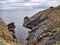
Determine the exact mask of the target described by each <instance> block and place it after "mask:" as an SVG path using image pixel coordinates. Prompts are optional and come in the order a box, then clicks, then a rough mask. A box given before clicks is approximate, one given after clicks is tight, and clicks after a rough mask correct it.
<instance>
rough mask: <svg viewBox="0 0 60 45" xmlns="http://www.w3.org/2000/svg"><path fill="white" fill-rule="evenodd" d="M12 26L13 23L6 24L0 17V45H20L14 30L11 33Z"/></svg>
mask: <svg viewBox="0 0 60 45" xmlns="http://www.w3.org/2000/svg"><path fill="white" fill-rule="evenodd" d="M14 28H15V27H14V23H10V24H8V25H6V23H5V22H4V20H3V19H2V18H1V17H0V45H21V44H20V43H19V42H18V40H17V38H16V36H15V32H14V33H13V30H14Z"/></svg>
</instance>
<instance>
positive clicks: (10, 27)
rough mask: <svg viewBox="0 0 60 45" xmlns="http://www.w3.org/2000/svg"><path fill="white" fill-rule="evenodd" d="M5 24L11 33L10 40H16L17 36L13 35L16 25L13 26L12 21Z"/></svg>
mask: <svg viewBox="0 0 60 45" xmlns="http://www.w3.org/2000/svg"><path fill="white" fill-rule="evenodd" d="M7 26H8V30H9V32H10V34H11V35H12V41H13V42H18V40H17V37H16V35H15V27H16V26H15V24H14V22H12V23H10V24H8V25H7Z"/></svg>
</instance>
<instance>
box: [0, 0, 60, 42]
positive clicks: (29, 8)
mask: <svg viewBox="0 0 60 45" xmlns="http://www.w3.org/2000/svg"><path fill="white" fill-rule="evenodd" d="M58 5H60V0H0V17H2V18H3V19H4V21H5V22H6V23H7V24H8V23H10V22H15V25H16V35H17V37H18V39H19V40H20V42H23V41H24V38H23V37H24V35H25V36H26V35H27V33H28V29H26V28H24V27H23V26H22V25H23V19H24V17H25V16H28V17H31V16H32V15H34V14H36V13H37V12H39V11H41V10H44V9H47V8H49V7H51V6H53V7H56V6H58ZM21 40H22V41H21ZM23 43H24V42H23Z"/></svg>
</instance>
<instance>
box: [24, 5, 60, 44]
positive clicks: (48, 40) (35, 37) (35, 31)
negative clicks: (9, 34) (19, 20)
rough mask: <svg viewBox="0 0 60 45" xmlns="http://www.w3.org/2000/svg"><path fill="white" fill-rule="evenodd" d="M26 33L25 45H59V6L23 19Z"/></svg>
mask: <svg viewBox="0 0 60 45" xmlns="http://www.w3.org/2000/svg"><path fill="white" fill-rule="evenodd" d="M23 26H24V27H26V28H28V29H31V31H29V32H28V37H27V39H26V40H27V43H26V45H60V6H57V7H50V8H49V9H46V10H43V11H40V12H38V13H37V14H35V15H33V16H32V17H30V18H29V17H27V16H26V17H25V18H24V24H23Z"/></svg>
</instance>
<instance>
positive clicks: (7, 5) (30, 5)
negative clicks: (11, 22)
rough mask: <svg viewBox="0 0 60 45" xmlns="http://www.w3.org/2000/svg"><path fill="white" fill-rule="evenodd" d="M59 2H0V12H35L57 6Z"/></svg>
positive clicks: (31, 0)
mask: <svg viewBox="0 0 60 45" xmlns="http://www.w3.org/2000/svg"><path fill="white" fill-rule="evenodd" d="M59 4H60V0H43V1H42V0H3V1H2V0H0V5H1V6H0V10H12V9H14V10H15V9H21V10H26V9H27V10H35V9H39V8H40V9H42V8H43V9H45V8H47V7H50V6H57V5H59Z"/></svg>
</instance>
